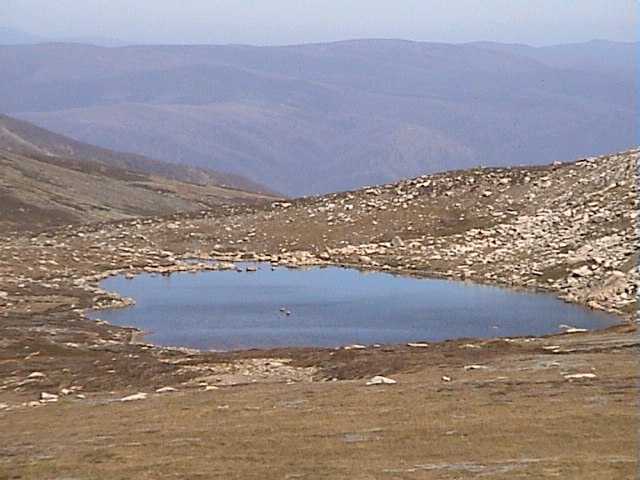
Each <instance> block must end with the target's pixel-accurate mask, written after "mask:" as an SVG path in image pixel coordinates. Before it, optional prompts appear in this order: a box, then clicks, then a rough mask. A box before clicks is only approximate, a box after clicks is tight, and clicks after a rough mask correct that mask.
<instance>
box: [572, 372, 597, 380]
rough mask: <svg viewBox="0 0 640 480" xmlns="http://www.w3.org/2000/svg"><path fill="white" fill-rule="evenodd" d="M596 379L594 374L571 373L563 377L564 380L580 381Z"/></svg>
mask: <svg viewBox="0 0 640 480" xmlns="http://www.w3.org/2000/svg"><path fill="white" fill-rule="evenodd" d="M596 377H597V375H596V374H595V373H573V374H571V375H565V376H564V378H565V379H566V380H582V379H589V378H596Z"/></svg>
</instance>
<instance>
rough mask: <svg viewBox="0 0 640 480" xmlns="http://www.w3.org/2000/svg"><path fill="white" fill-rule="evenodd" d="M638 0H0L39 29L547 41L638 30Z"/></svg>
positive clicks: (151, 39) (3, 9)
mask: <svg viewBox="0 0 640 480" xmlns="http://www.w3.org/2000/svg"><path fill="white" fill-rule="evenodd" d="M639 9H640V8H639V2H638V0H259V1H258V0H0V27H8V28H13V29H19V30H22V31H26V32H28V33H31V34H35V35H38V36H41V37H45V38H51V39H61V38H81V37H106V38H114V39H119V40H123V41H125V42H129V43H186V44H188V43H217V44H226V43H245V44H254V45H278V44H280V45H281V44H294V43H307V42H325V41H334V40H344V39H352V38H402V39H407V40H419V41H440V42H453V43H458V42H467V41H475V40H491V41H499V42H508V43H527V44H531V45H549V44H556V43H570V42H581V41H587V40H591V39H609V40H621V41H635V40H638V35H639V34H638V30H639V29H638V12H637V11H638V10H639Z"/></svg>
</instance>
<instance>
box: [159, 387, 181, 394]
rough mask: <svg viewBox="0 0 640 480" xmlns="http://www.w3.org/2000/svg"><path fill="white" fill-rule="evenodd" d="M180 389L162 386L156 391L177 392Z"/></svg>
mask: <svg viewBox="0 0 640 480" xmlns="http://www.w3.org/2000/svg"><path fill="white" fill-rule="evenodd" d="M177 391H178V390H176V389H175V388H173V387H162V388H159V389H157V390H156V393H171V392H177Z"/></svg>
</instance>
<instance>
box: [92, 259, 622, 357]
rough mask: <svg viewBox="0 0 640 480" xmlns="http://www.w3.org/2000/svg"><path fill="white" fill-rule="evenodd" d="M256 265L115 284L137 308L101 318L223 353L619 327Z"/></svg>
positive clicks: (446, 289) (349, 274) (557, 306)
mask: <svg viewBox="0 0 640 480" xmlns="http://www.w3.org/2000/svg"><path fill="white" fill-rule="evenodd" d="M246 265H247V264H244V265H242V266H246ZM254 265H255V266H257V267H258V271H257V272H242V273H238V272H236V271H221V272H201V273H197V274H193V273H177V274H173V275H171V276H170V277H163V276H157V275H149V274H143V275H139V276H137V277H135V278H134V279H133V280H127V279H125V278H124V277H112V278H109V279H107V280H105V281H103V282H102V284H101V286H102V288H104V289H106V290H109V291H115V292H118V293H119V294H120V295H122V296H126V297H133V298H134V299H135V300H136V305H135V306H133V307H130V308H126V309H114V310H103V311H99V312H93V313H92V314H91V316H92V317H93V318H101V319H103V320H106V321H108V322H110V323H112V324H115V325H121V326H133V327H137V328H139V329H141V330H143V331H145V332H147V333H148V335H147V336H146V337H145V338H146V340H147V341H150V342H152V343H155V344H159V345H165V346H169V345H170V346H185V347H194V348H199V349H218V350H230V349H247V348H269V347H280V346H325V347H335V346H340V345H348V344H352V343H359V344H374V343H379V344H385V343H386V344H393V343H404V342H418V341H436V340H445V339H454V338H464V337H496V336H505V337H509V336H524V335H544V334H550V333H557V332H560V331H561V329H560V328H559V326H560V325H561V324H566V325H571V326H576V327H582V328H588V329H597V328H604V327H607V326H610V325H612V324H614V323H616V318H615V317H614V316H611V315H606V314H603V313H599V312H594V311H590V310H587V309H584V308H582V307H578V306H575V305H570V304H567V303H564V302H562V301H560V300H557V299H556V298H554V297H552V296H549V295H542V294H530V293H521V292H515V291H511V290H506V289H502V288H495V287H486V286H478V285H474V284H469V283H462V282H452V281H445V280H432V279H416V278H409V277H400V276H394V275H390V274H385V273H362V272H359V271H357V270H349V269H342V268H337V267H331V268H313V269H308V270H293V269H286V268H278V269H276V270H274V271H272V270H271V267H270V265H269V264H254ZM283 310H284V311H283ZM287 312H290V314H289V315H287Z"/></svg>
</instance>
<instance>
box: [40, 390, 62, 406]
mask: <svg viewBox="0 0 640 480" xmlns="http://www.w3.org/2000/svg"><path fill="white" fill-rule="evenodd" d="M59 398H60V397H58V395H55V394H53V393H47V392H42V393H41V394H40V401H41V402H42V403H54V402H57V401H58V400H59Z"/></svg>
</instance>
